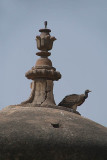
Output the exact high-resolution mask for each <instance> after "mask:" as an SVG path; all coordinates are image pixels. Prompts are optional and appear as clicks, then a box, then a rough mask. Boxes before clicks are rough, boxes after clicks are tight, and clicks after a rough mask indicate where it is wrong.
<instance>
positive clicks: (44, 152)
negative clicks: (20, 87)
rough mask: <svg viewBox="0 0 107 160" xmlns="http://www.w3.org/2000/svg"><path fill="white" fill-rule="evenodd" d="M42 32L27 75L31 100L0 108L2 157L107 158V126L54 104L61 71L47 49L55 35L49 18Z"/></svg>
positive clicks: (13, 159)
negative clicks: (54, 86)
mask: <svg viewBox="0 0 107 160" xmlns="http://www.w3.org/2000/svg"><path fill="white" fill-rule="evenodd" d="M40 32H41V34H40V36H36V41H37V46H38V49H39V50H40V52H39V53H37V55H38V56H40V59H39V60H38V61H37V63H36V66H34V67H32V68H31V70H29V71H28V72H27V73H26V74H25V76H26V77H27V78H28V79H31V80H32V83H31V89H32V90H31V95H30V97H29V99H27V100H26V101H24V102H22V103H21V104H20V105H13V106H9V107H7V108H4V109H3V110H2V111H0V160H102V159H103V160H106V159H107V128H105V127H103V126H101V125H99V124H97V123H95V122H93V121H91V120H88V119H86V118H83V117H82V116H80V115H78V114H79V113H78V112H77V111H75V113H72V111H73V110H72V109H73V108H72V106H70V107H71V108H67V107H65V106H64V107H62V106H57V105H56V104H55V100H54V94H53V81H57V80H59V79H60V78H61V74H60V72H58V71H56V68H54V67H53V66H52V62H51V60H50V59H48V56H50V54H51V53H50V52H48V51H49V50H51V49H52V46H53V42H54V41H55V40H56V38H55V37H51V35H50V33H49V32H50V30H49V29H47V22H46V21H45V29H43V30H40ZM76 113H77V114H76Z"/></svg>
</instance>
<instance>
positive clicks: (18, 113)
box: [0, 106, 107, 160]
mask: <svg viewBox="0 0 107 160" xmlns="http://www.w3.org/2000/svg"><path fill="white" fill-rule="evenodd" d="M0 157H1V159H3V160H7V159H8V160H12V159H16V158H17V159H18V160H22V159H26V160H29V159H30V160H42V159H45V160H50V159H51V160H59V159H60V160H71V159H73V160H79V159H82V160H88V159H89V160H91V159H92V160H100V159H106V158H107V128H105V127H103V126H101V125H99V124H97V123H95V122H93V121H91V120H89V119H86V118H83V117H82V116H80V115H77V114H75V113H72V112H68V111H64V110H61V109H54V108H48V106H47V107H21V106H10V107H7V108H5V109H3V110H2V111H0Z"/></svg>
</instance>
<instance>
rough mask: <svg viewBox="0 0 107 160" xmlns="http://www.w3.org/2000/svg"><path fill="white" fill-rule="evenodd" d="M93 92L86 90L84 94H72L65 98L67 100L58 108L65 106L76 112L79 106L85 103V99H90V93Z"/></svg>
mask: <svg viewBox="0 0 107 160" xmlns="http://www.w3.org/2000/svg"><path fill="white" fill-rule="evenodd" d="M89 92H91V91H90V90H88V89H87V90H85V93H84V94H80V95H78V94H72V95H68V96H65V98H64V99H63V100H62V101H61V102H60V103H59V104H58V106H64V107H67V108H71V109H73V111H74V112H76V109H77V106H80V105H81V104H83V103H84V101H85V99H86V98H88V93H89Z"/></svg>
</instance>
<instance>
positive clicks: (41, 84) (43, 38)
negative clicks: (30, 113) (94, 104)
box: [21, 21, 61, 107]
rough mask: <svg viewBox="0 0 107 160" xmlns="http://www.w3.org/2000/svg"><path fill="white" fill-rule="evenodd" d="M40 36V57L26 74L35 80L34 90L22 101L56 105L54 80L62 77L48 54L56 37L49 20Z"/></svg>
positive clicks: (33, 104) (23, 104)
mask: <svg viewBox="0 0 107 160" xmlns="http://www.w3.org/2000/svg"><path fill="white" fill-rule="evenodd" d="M39 31H40V32H41V34H40V36H36V42H37V48H38V49H39V50H40V51H41V52H38V53H36V55H37V56H40V58H39V59H38V60H37V62H36V65H35V66H34V67H32V68H31V70H29V71H28V72H26V74H25V76H26V77H27V78H28V79H31V80H33V82H32V85H31V86H32V87H31V89H32V91H31V95H30V97H29V99H28V100H26V101H24V102H22V103H21V105H22V106H26V105H28V104H29V105H30V106H32V107H35V106H37V105H39V106H44V105H55V101H54V95H53V81H58V80H59V79H60V78H61V74H60V72H58V71H56V69H55V68H54V67H53V66H52V62H51V60H50V59H49V58H48V56H50V55H51V53H50V52H48V51H49V50H51V49H52V46H53V42H54V41H55V40H56V38H55V37H51V36H50V32H51V30H50V29H47V21H45V29H40V30H39Z"/></svg>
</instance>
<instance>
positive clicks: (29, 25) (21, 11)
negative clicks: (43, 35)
mask: <svg viewBox="0 0 107 160" xmlns="http://www.w3.org/2000/svg"><path fill="white" fill-rule="evenodd" d="M45 20H47V21H48V28H50V29H51V30H52V32H51V35H52V36H55V37H56V38H57V41H55V42H54V45H53V49H52V51H51V53H52V55H51V57H50V59H51V60H52V62H53V66H54V67H55V68H56V69H57V71H60V73H61V74H62V79H61V80H59V81H57V82H55V83H54V97H55V101H56V103H57V104H58V103H59V102H60V101H61V100H62V98H63V97H64V96H66V95H68V94H73V93H77V94H82V93H84V91H85V89H90V90H92V93H90V94H89V97H88V99H87V100H86V101H85V103H84V104H83V105H82V106H80V107H78V111H79V112H80V113H81V115H82V116H84V117H87V118H89V119H91V120H93V121H95V122H97V123H100V124H102V125H104V126H107V93H106V92H107V0H0V73H1V76H0V109H2V108H4V107H5V106H8V105H11V104H18V103H20V102H22V101H24V100H26V99H27V98H28V97H29V95H30V92H31V90H30V83H31V81H30V80H28V79H27V78H26V77H25V76H24V75H25V73H26V72H27V71H28V70H29V69H31V67H32V66H34V65H35V63H36V61H37V59H38V57H37V56H36V55H35V53H36V52H37V51H38V50H37V48H36V41H35V37H36V35H39V31H38V30H39V29H40V28H43V27H44V25H43V23H44V21H45Z"/></svg>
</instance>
